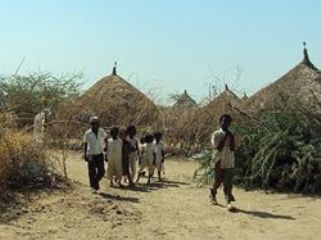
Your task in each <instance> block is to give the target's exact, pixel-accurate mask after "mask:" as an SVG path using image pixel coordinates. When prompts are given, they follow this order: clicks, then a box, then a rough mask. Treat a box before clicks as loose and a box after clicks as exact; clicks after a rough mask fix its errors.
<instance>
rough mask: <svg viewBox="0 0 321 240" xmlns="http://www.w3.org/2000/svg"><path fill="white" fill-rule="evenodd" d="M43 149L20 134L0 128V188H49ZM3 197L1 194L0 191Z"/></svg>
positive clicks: (50, 175) (49, 176)
mask: <svg viewBox="0 0 321 240" xmlns="http://www.w3.org/2000/svg"><path fill="white" fill-rule="evenodd" d="M50 167H51V166H50V164H49V162H48V156H47V154H46V151H45V149H44V148H43V147H40V146H39V145H36V144H35V143H34V141H33V139H32V137H31V136H30V135H28V134H27V133H24V132H22V131H16V130H8V129H6V130H5V129H3V128H0V188H1V189H2V190H3V189H10V190H19V189H25V188H33V187H40V186H44V185H46V186H47V185H48V184H51V180H52V176H53V175H52V173H51V172H49V169H50ZM1 192H2V193H4V191H1Z"/></svg>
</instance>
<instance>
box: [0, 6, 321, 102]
mask: <svg viewBox="0 0 321 240" xmlns="http://www.w3.org/2000/svg"><path fill="white" fill-rule="evenodd" d="M320 24H321V1H319V0H304V1H303V0H302V1H299V0H282V1H281V0H264V1H263V0H242V1H241V0H238V1H237V0H234V1H231V0H226V1H223V0H194V1H192V0H157V1H156V0H113V1H110V0H51V1H49V0H0V39H1V41H0V74H4V75H6V74H10V73H13V72H14V71H15V69H16V68H17V66H18V64H19V62H20V61H21V59H22V58H23V57H25V61H24V64H23V66H22V68H21V73H26V72H34V71H50V72H51V73H54V74H60V73H68V72H84V73H85V78H86V84H87V85H88V86H89V85H91V84H93V83H94V82H95V81H97V80H98V79H99V78H101V77H103V76H105V75H107V74H109V73H110V72H111V69H112V65H113V62H114V60H117V61H118V73H119V75H121V76H123V77H124V78H126V79H128V78H129V81H130V82H131V83H132V84H134V85H135V86H137V87H139V88H141V89H142V90H143V91H147V90H149V89H153V91H154V92H157V93H158V94H159V96H160V97H166V96H167V95H168V94H170V93H175V92H182V91H183V90H184V89H187V91H188V92H190V93H191V95H192V96H194V97H195V98H196V99H197V100H199V99H201V98H202V97H204V96H206V95H207V92H208V84H209V83H213V84H217V85H220V86H221V85H222V81H225V82H226V83H228V84H229V85H231V86H233V87H234V88H236V89H237V90H239V91H240V92H242V91H246V92H248V93H249V94H252V93H254V92H255V91H256V90H258V89H260V88H261V87H263V86H265V85H267V84H268V83H270V82H272V81H274V80H275V79H276V78H277V77H279V76H280V75H282V74H284V73H285V72H287V71H288V70H289V69H290V68H292V67H293V66H294V65H296V64H297V63H298V62H299V61H301V59H302V55H303V54H302V42H303V41H306V42H307V43H308V49H309V53H310V58H311V59H312V61H313V62H314V63H315V64H316V65H317V66H319V67H320V66H321V31H320ZM236 69H240V70H241V71H240V72H241V75H240V76H241V77H240V80H239V82H238V83H237V82H236V76H237V75H239V74H236V72H237V71H236ZM217 78H219V79H221V81H218V80H217Z"/></svg>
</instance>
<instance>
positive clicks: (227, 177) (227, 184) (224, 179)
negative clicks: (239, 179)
mask: <svg viewBox="0 0 321 240" xmlns="http://www.w3.org/2000/svg"><path fill="white" fill-rule="evenodd" d="M233 176H234V168H226V169H221V168H215V169H214V184H213V188H212V189H211V191H212V195H213V196H215V195H216V193H217V189H218V188H219V187H220V186H221V184H222V183H223V191H224V195H225V199H226V201H227V203H230V202H232V201H235V199H234V196H233V194H232V188H233Z"/></svg>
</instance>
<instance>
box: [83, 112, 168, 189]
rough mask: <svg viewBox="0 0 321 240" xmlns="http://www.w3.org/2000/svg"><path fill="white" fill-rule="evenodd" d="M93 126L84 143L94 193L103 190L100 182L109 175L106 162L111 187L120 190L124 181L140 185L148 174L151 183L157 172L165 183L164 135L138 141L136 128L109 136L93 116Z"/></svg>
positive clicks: (115, 130) (130, 127)
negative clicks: (142, 178)
mask: <svg viewBox="0 0 321 240" xmlns="http://www.w3.org/2000/svg"><path fill="white" fill-rule="evenodd" d="M90 125H91V128H90V129H89V130H87V131H86V133H85V135H84V139H83V142H84V160H85V161H86V162H87V163H88V173H89V182H90V187H91V188H92V191H93V192H96V191H97V190H99V188H100V187H99V182H100V181H101V179H102V178H103V177H104V175H105V162H107V178H108V179H109V182H110V186H111V187H113V186H115V185H116V186H119V187H120V186H121V185H122V182H127V183H128V185H129V186H133V185H134V181H135V180H136V182H139V180H140V178H141V176H142V175H144V174H145V173H146V172H147V174H148V181H147V183H150V181H151V178H152V177H153V176H154V173H155V171H156V172H157V174H158V180H159V181H161V180H162V174H164V160H165V153H164V143H163V141H162V133H161V132H156V133H154V134H147V135H145V136H143V137H141V138H140V139H138V138H137V136H136V134H137V132H136V127H135V126H133V125H132V126H128V127H127V128H126V129H125V128H124V129H120V128H118V127H112V128H111V129H110V133H109V136H108V135H107V133H106V132H105V130H104V129H103V128H101V127H100V122H99V119H98V117H91V118H90ZM137 167H139V168H138V171H137ZM136 175H137V176H136ZM135 178H136V179H135Z"/></svg>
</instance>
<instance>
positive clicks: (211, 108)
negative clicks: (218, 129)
mask: <svg viewBox="0 0 321 240" xmlns="http://www.w3.org/2000/svg"><path fill="white" fill-rule="evenodd" d="M240 104H241V99H240V98H239V97H238V96H237V95H236V94H235V93H234V92H233V91H232V90H231V89H229V87H228V85H227V84H225V90H224V91H223V92H222V93H220V94H219V95H218V96H217V97H215V98H214V99H213V100H212V101H211V102H210V103H209V104H207V105H206V106H205V107H204V111H206V112H207V113H208V114H210V115H211V116H213V117H214V116H215V118H217V117H218V116H220V115H221V114H223V113H229V114H232V113H233V107H238V106H239V105H240Z"/></svg>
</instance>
